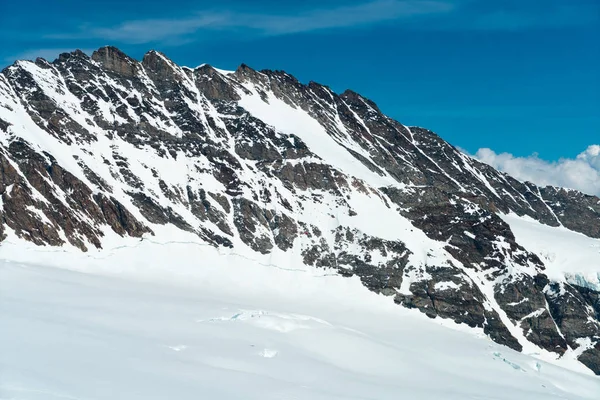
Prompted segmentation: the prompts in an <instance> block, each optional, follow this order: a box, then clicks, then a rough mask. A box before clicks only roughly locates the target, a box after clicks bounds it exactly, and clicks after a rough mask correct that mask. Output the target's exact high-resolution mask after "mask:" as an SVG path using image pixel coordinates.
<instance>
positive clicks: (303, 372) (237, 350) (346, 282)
mask: <svg viewBox="0 0 600 400" xmlns="http://www.w3.org/2000/svg"><path fill="white" fill-rule="evenodd" d="M130 245H131V247H124V248H122V249H113V250H112V252H111V253H106V254H104V255H103V256H100V255H96V256H95V257H90V256H83V255H82V253H75V252H73V253H71V252H65V251H54V252H42V251H40V250H41V248H38V250H37V251H35V250H32V249H27V251H26V253H27V255H26V256H24V257H28V258H29V259H32V260H33V259H37V260H38V261H37V262H36V263H32V262H29V263H24V262H16V261H10V260H7V259H9V258H15V257H16V256H15V253H13V254H11V246H3V247H2V248H1V250H0V259H2V261H1V262H0V320H1V321H2V327H3V328H2V330H0V372H1V373H0V376H1V378H0V399H50V400H52V399H106V398H127V399H144V400H148V399H165V398H177V399H188V398H189V399H192V398H194V399H195V398H199V397H201V398H218V399H240V398H244V399H254V398H256V399H350V398H352V399H397V398H411V399H432V398H439V399H441V398H443V399H465V398H474V399H475V398H476V399H544V400H547V399H565V398H568V399H595V398H597V394H598V393H600V381H599V380H598V379H597V378H596V377H594V376H591V375H590V373H589V371H587V370H585V369H584V368H583V367H582V366H581V365H580V364H579V368H580V369H581V372H580V373H579V372H575V371H571V370H567V369H564V368H561V367H560V366H556V365H552V364H548V363H545V362H544V361H540V360H537V359H534V358H532V357H530V356H527V355H525V354H521V353H517V352H515V351H512V350H510V349H508V348H506V347H503V346H500V345H497V344H495V343H493V342H492V341H491V340H490V339H488V338H487V337H485V336H484V335H483V334H477V333H475V332H476V331H475V330H471V329H469V330H467V329H466V328H464V329H463V328H461V327H460V326H458V325H455V324H453V323H451V322H448V321H444V320H441V319H436V320H429V319H427V318H426V317H425V316H424V315H423V314H421V313H419V312H416V311H411V310H407V309H404V308H401V307H398V306H396V305H394V304H393V302H392V301H391V300H390V299H389V298H386V297H383V296H378V295H376V294H374V293H372V292H369V291H368V290H367V289H366V288H365V287H364V286H362V285H361V283H360V282H359V280H358V279H355V278H341V277H339V276H331V275H328V274H327V273H326V272H327V271H324V270H323V269H319V270H318V269H310V268H308V267H304V268H305V269H300V270H295V271H293V270H282V269H276V268H274V267H273V266H269V265H261V264H259V263H257V262H253V261H251V260H243V259H241V258H240V257H236V256H235V255H231V254H230V255H219V254H217V253H216V252H217V251H218V250H217V249H214V248H212V247H208V246H207V247H199V246H198V245H196V244H191V243H171V244H169V245H168V247H164V245H160V244H156V243H151V242H149V241H148V240H144V241H142V242H139V243H138V244H137V246H134V245H133V243H130ZM16 249H17V245H13V246H12V251H15V250H16ZM21 251H22V252H24V251H25V249H24V248H21ZM86 257H87V258H86ZM149 259H154V260H155V262H154V263H148V262H147V261H148V260H149ZM42 264H45V265H42ZM48 264H54V265H62V266H66V267H68V268H58V267H56V266H50V265H48ZM142 270H143V272H144V273H143V274H142V273H140V272H141V271H142ZM577 364H578V363H577ZM574 367H575V368H576V367H577V365H575V364H574Z"/></svg>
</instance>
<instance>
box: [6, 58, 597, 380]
mask: <svg viewBox="0 0 600 400" xmlns="http://www.w3.org/2000/svg"><path fill="white" fill-rule="evenodd" d="M0 131H1V134H0V138H1V146H0V164H1V167H2V181H1V183H0V193H1V206H2V207H1V211H0V215H1V216H2V224H1V225H0V235H1V238H2V240H4V241H5V243H16V242H19V241H23V240H24V241H29V242H33V243H35V244H36V245H46V246H63V248H65V249H68V251H89V252H94V251H97V250H96V249H99V248H106V247H107V246H111V245H112V244H114V243H115V242H116V243H128V239H127V238H128V237H139V238H147V237H149V236H154V238H153V239H152V240H155V241H159V242H163V243H164V242H168V241H169V240H170V238H171V236H172V235H174V232H178V233H177V234H178V235H179V234H182V235H187V236H186V237H187V238H188V239H186V240H193V241H195V242H197V243H201V244H205V245H206V244H208V245H211V246H215V247H217V248H222V249H227V251H230V252H235V253H236V254H239V255H243V256H244V257H246V258H250V259H253V260H263V259H264V258H265V257H267V258H268V259H269V262H268V263H269V264H273V260H276V261H277V262H276V264H278V266H279V267H282V268H288V267H289V268H293V267H294V266H297V265H310V266H317V267H322V268H327V269H328V270H329V271H330V272H331V273H335V274H339V275H342V276H358V277H359V278H360V279H361V281H362V282H363V284H364V285H365V286H366V287H367V288H368V289H370V290H372V291H375V292H377V293H381V294H383V295H385V296H389V297H391V298H393V300H394V301H395V302H396V303H398V304H401V305H403V306H406V307H409V308H416V309H419V310H420V311H422V312H423V313H425V314H427V315H428V316H430V317H442V318H450V319H452V320H454V321H456V322H457V323H464V324H467V325H469V326H471V327H477V328H481V329H483V331H484V332H485V333H486V334H488V335H489V337H490V338H492V339H493V340H494V341H496V342H498V343H501V344H504V345H507V346H510V347H512V348H514V349H518V350H523V351H525V352H529V353H544V354H547V355H548V357H550V358H551V357H555V358H556V357H577V358H578V359H579V360H580V361H581V362H582V363H584V364H585V365H587V366H588V367H589V368H591V369H592V370H593V371H594V372H596V373H600V323H599V319H600V294H599V292H598V291H597V287H594V286H592V285H589V284H582V281H581V280H580V279H579V280H578V279H574V278H573V274H575V276H578V277H581V276H584V275H582V274H583V273H584V272H585V273H588V272H590V271H592V272H593V271H600V252H594V251H589V252H585V254H586V256H585V257H583V258H580V260H581V263H582V265H581V270H580V271H577V270H576V269H577V267H574V266H573V265H572V263H568V265H567V262H566V261H564V262H563V261H562V260H568V259H569V257H570V255H569V254H567V253H568V252H569V247H560V246H558V247H557V248H556V249H555V254H554V258H549V257H550V256H549V255H548V254H547V252H546V251H545V247H544V246H540V245H539V242H536V241H532V240H529V238H531V235H529V234H523V230H521V228H522V227H523V226H524V225H522V224H521V223H520V222H519V221H530V223H531V224H533V226H534V229H533V231H534V232H542V231H543V232H547V229H558V230H560V232H567V234H568V235H570V236H569V238H570V239H569V240H572V239H573V238H577V237H579V238H581V241H577V242H578V243H586V244H592V245H596V244H598V243H600V240H599V238H600V199H598V198H597V197H594V196H587V195H584V194H582V193H580V192H576V191H571V190H564V189H558V188H552V187H546V188H541V187H537V186H535V185H533V184H531V183H522V182H520V181H518V180H516V179H514V178H512V177H510V176H509V175H506V174H503V173H500V172H498V171H497V170H495V169H494V168H492V167H490V166H489V165H486V164H483V163H481V162H478V161H476V160H474V159H473V158H470V157H468V156H467V155H465V154H463V153H461V152H460V151H459V150H457V149H456V148H455V147H453V146H451V145H450V144H448V143H447V142H445V141H444V140H442V139H441V138H440V137H439V136H437V135H436V134H434V133H433V132H431V131H429V130H426V129H423V128H417V127H407V126H404V125H402V124H400V123H399V122H397V121H395V120H393V119H391V118H389V117H387V116H386V115H384V114H383V113H382V112H381V111H380V110H379V108H378V107H377V105H376V104H375V103H373V102H372V101H370V100H369V99H366V98H365V97H363V96H361V95H359V94H357V93H355V92H353V91H350V90H347V91H345V92H344V93H342V94H337V93H335V92H333V91H332V90H331V89H329V88H328V87H327V86H324V85H321V84H318V83H315V82H310V83H308V84H302V83H300V82H299V81H298V80H297V79H296V78H294V77H293V76H291V75H289V74H287V73H285V72H283V71H271V70H263V71H256V70H254V69H252V68H250V67H248V66H247V65H245V64H242V65H240V67H238V68H237V69H236V70H235V71H223V70H219V69H216V68H213V67H211V66H210V65H207V64H202V65H200V66H198V67H196V68H188V67H180V66H178V65H177V64H175V63H174V62H173V61H171V60H170V59H169V58H167V57H166V56H165V55H164V54H162V53H160V52H157V51H150V52H148V53H146V54H145V55H144V57H143V60H142V61H141V62H139V61H137V60H134V59H132V58H131V57H129V56H127V55H126V54H124V53H123V52H121V51H120V50H119V49H117V48H114V47H103V48H100V49H98V50H96V51H95V52H94V53H93V54H92V56H91V57H88V56H87V55H86V54H84V53H83V52H81V51H74V52H72V53H65V54H61V55H60V56H59V57H58V59H56V60H54V61H53V62H51V63H50V62H48V61H46V60H43V59H37V60H36V61H35V62H30V61H18V62H16V63H15V64H13V65H12V66H10V67H7V68H6V69H4V70H3V71H2V73H0ZM513 228H515V229H513ZM553 251H554V250H553ZM582 254H583V253H582ZM555 260H561V261H560V262H555ZM583 264H585V265H583ZM574 269H575V270H574ZM580 272H581V274H578V273H580ZM565 273H566V274H567V275H565ZM569 274H571V275H569ZM569 276H570V278H569ZM585 276H589V275H585ZM586 282H587V281H586ZM581 343H586V345H585V346H586V347H585V348H582V347H581V346H582V345H581Z"/></svg>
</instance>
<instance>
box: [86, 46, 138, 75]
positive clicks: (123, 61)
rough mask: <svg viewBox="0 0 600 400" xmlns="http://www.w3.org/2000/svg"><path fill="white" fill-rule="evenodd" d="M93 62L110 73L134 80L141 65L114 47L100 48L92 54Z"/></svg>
mask: <svg viewBox="0 0 600 400" xmlns="http://www.w3.org/2000/svg"><path fill="white" fill-rule="evenodd" d="M91 58H92V60H94V61H96V62H97V63H99V64H101V65H102V66H103V67H104V68H106V69H107V70H108V71H111V72H113V73H116V74H119V75H122V76H124V77H127V78H132V77H134V76H135V75H136V73H137V71H138V69H139V63H138V62H137V61H136V60H134V59H133V58H131V57H129V56H128V55H127V54H125V53H124V52H122V51H121V50H119V49H118V48H116V47H114V46H104V47H100V48H99V49H98V50H96V51H94V52H93V53H92V57H91Z"/></svg>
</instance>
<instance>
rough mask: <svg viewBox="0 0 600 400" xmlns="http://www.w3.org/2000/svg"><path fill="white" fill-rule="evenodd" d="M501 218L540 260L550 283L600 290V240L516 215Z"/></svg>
mask: <svg viewBox="0 0 600 400" xmlns="http://www.w3.org/2000/svg"><path fill="white" fill-rule="evenodd" d="M501 217H502V219H504V221H505V222H507V223H508V224H509V225H510V228H511V230H512V231H513V233H514V235H515V238H516V239H517V241H518V242H519V243H521V244H522V245H524V246H525V247H526V248H527V250H529V251H532V252H534V253H536V254H537V255H538V257H540V259H541V260H542V261H543V262H544V265H545V266H546V271H545V272H546V274H547V275H548V276H549V277H550V278H551V279H553V280H555V281H557V282H560V281H562V280H564V279H566V280H567V281H568V282H570V283H573V284H576V285H579V286H584V287H588V288H590V289H594V290H600V239H594V238H590V237H588V236H585V235H583V234H581V233H577V232H573V231H571V230H569V229H566V228H564V227H562V226H560V227H552V226H548V225H544V224H541V223H539V222H538V221H536V220H534V219H532V218H530V217H527V216H523V217H519V216H518V215H516V214H514V213H511V214H508V215H501Z"/></svg>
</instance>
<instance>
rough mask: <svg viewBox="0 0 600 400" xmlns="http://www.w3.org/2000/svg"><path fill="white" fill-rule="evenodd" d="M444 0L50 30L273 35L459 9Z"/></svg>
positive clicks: (121, 37)
mask: <svg viewBox="0 0 600 400" xmlns="http://www.w3.org/2000/svg"><path fill="white" fill-rule="evenodd" d="M455 8H456V6H455V5H454V4H452V3H451V2H448V1H447V0H446V1H440V0H374V1H370V2H365V3H360V4H355V5H350V6H342V7H330V8H318V9H313V10H307V11H304V12H299V13H296V14H269V13H247V12H236V11H214V10H205V11H201V12H197V13H194V14H193V15H191V16H189V17H185V18H177V19H144V20H131V21H124V22H122V23H120V24H118V25H114V26H110V27H89V26H85V27H82V29H81V31H79V32H75V33H65V34H63V33H61V34H51V35H46V38H48V39H77V38H102V39H105V40H116V41H121V42H126V43H133V44H140V43H148V42H153V41H159V40H169V39H173V38H182V37H185V36H189V35H193V34H195V33H197V32H199V31H200V30H213V31H216V30H228V29H250V30H254V31H255V32H257V33H259V34H262V35H267V36H275V35H285V34H291V33H301V32H310V31H316V30H321V29H334V28H347V27H354V26H362V25H369V24H375V23H378V22H385V21H394V20H399V19H402V18H409V17H415V16H420V15H437V14H444V13H448V12H450V11H452V10H454V9H455Z"/></svg>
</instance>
